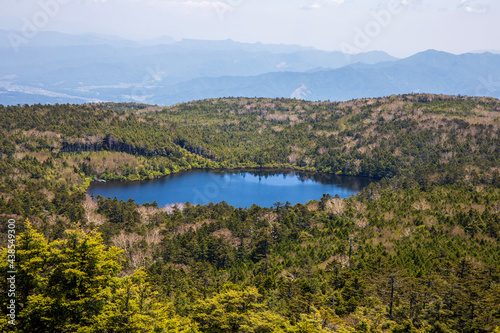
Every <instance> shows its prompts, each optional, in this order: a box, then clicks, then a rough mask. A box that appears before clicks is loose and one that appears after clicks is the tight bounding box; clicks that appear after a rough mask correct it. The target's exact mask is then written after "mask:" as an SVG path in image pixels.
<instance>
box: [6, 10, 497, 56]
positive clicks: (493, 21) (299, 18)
mask: <svg viewBox="0 0 500 333" xmlns="http://www.w3.org/2000/svg"><path fill="white" fill-rule="evenodd" d="M30 27H31V28H33V27H35V28H36V29H38V30H46V31H59V32H65V33H71V34H81V33H89V32H91V33H98V34H106V35H116V36H120V37H122V38H126V39H132V40H143V39H154V38H157V37H160V36H164V35H168V36H172V37H173V38H175V39H176V40H181V39H183V38H191V39H205V40H224V39H232V40H235V41H239V42H249V43H254V42H262V43H272V44H298V45H303V46H312V47H315V48H317V49H320V50H328V51H333V50H336V51H344V52H347V53H359V52H367V51H373V50H380V51H385V52H387V53H389V54H391V55H393V56H397V57H405V56H410V55H412V54H415V53H417V52H420V51H424V50H428V49H436V50H441V51H446V52H450V53H466V52H472V51H484V50H500V1H499V0H1V2H0V29H6V30H17V31H25V32H29V29H30Z"/></svg>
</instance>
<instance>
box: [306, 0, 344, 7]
mask: <svg viewBox="0 0 500 333" xmlns="http://www.w3.org/2000/svg"><path fill="white" fill-rule="evenodd" d="M345 2H346V0H310V1H308V2H307V3H306V4H304V5H302V6H301V7H300V8H301V9H320V8H323V7H325V6H331V5H333V6H339V5H342V4H343V3H345Z"/></svg>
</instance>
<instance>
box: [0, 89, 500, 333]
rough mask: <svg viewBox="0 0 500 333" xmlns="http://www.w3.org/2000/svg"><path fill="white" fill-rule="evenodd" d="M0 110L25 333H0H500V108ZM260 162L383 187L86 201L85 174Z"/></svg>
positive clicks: (368, 102)
mask: <svg viewBox="0 0 500 333" xmlns="http://www.w3.org/2000/svg"><path fill="white" fill-rule="evenodd" d="M0 108H1V110H0V126H1V127H2V131H1V132H0V150H1V156H2V158H1V160H0V177H1V181H0V214H2V221H7V220H8V219H9V218H13V219H16V221H18V223H17V229H16V231H17V253H16V257H17V258H16V265H17V271H18V275H17V277H18V280H17V281H18V285H17V293H16V301H17V304H18V308H17V325H16V327H13V326H9V324H8V323H7V320H6V318H7V317H5V316H2V318H1V319H0V326H1V327H2V330H7V329H10V330H14V331H16V330H17V332H337V331H340V332H354V331H356V332H358V331H360V332H417V331H420V332H452V331H457V332H479V331H481V332H485V331H496V332H498V330H499V326H500V311H499V309H500V284H499V283H500V255H499V254H500V245H499V244H500V242H499V241H500V176H499V168H500V161H499V147H498V143H499V139H498V138H499V135H500V132H499V127H500V102H499V101H498V100H495V99H488V98H468V97H460V96H458V97H457V96H435V95H405V96H390V97H387V98H380V99H363V100H353V101H349V102H344V103H331V102H317V103H315V102H304V101H299V100H285V99H277V100H271V99H258V98H256V99H246V98H228V99H215V100H204V101H197V102H191V103H187V104H180V105H176V106H173V107H165V108H159V107H149V106H145V105H135V104H92V105H55V106H47V105H33V106H22V107H21V106H17V107H0ZM258 167H263V168H264V167H265V168H277V167H280V168H291V169H300V170H311V171H323V172H330V173H339V174H350V175H362V176H370V177H375V178H379V179H380V181H378V182H376V183H373V184H371V185H370V186H369V187H367V188H366V189H364V190H363V191H362V192H361V193H360V194H359V195H357V196H356V197H351V198H347V199H339V198H332V197H330V196H323V197H322V198H318V200H314V201H311V202H308V203H306V204H296V205H290V204H289V203H281V202H276V204H275V205H274V206H273V207H269V208H263V207H258V206H255V205H254V206H252V207H250V208H248V209H241V208H234V207H231V206H229V205H227V204H226V203H224V202H222V203H213V204H208V205H205V206H192V205H190V204H188V203H187V204H185V205H183V206H182V207H158V206H157V204H156V203H151V204H145V205H138V204H136V203H134V202H133V200H129V201H128V202H125V201H118V200H116V199H112V198H103V197H97V198H92V197H90V196H89V195H87V194H85V192H84V190H85V188H86V187H87V186H88V184H89V183H90V181H91V180H92V179H95V178H104V179H121V180H134V179H146V178H153V177H158V176H161V175H166V174H169V173H172V172H177V171H179V170H186V169H191V168H258ZM27 219H29V220H30V221H31V223H28V222H27ZM25 221H26V222H25ZM1 229H2V230H1V231H2V233H1V235H2V240H1V241H2V247H3V250H2V259H1V261H0V270H1V271H2V273H0V274H1V275H2V276H7V271H8V270H9V267H8V261H7V255H8V251H7V249H6V244H7V235H8V232H7V225H6V223H2V225H1ZM1 283H2V284H1V286H0V288H1V289H2V290H3V291H6V290H8V287H9V286H8V283H7V281H6V280H4V279H2V281H1ZM8 301H9V299H8V297H7V294H6V293H5V292H3V293H2V296H1V299H0V302H1V303H2V309H3V310H2V311H4V313H5V314H6V313H7V312H6V311H7V308H6V304H7V302H8Z"/></svg>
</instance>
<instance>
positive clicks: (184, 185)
mask: <svg viewBox="0 0 500 333" xmlns="http://www.w3.org/2000/svg"><path fill="white" fill-rule="evenodd" d="M371 182H373V180H372V179H368V178H361V177H348V176H337V175H329V174H320V173H301V172H289V171H287V172H283V171H281V172H280V171H219V170H218V171H186V172H181V173H177V174H173V175H169V176H166V177H163V178H160V179H154V180H146V181H138V182H107V183H93V184H92V185H91V186H90V188H89V189H88V191H87V192H88V193H89V194H90V193H93V194H94V196H97V195H102V196H104V197H111V198H114V197H116V198H117V199H118V200H125V201H126V200H128V199H130V198H132V199H134V200H135V202H137V203H138V204H143V203H146V202H150V203H151V202H153V201H156V202H157V203H158V205H160V206H165V205H167V204H172V203H185V202H190V203H191V204H202V205H205V204H208V203H210V202H213V203H218V202H221V201H225V202H227V203H228V204H229V205H232V206H235V207H250V206H252V204H254V203H255V204H257V205H259V206H262V207H270V206H272V205H273V204H274V203H275V202H278V201H280V202H282V203H285V202H286V201H289V202H290V203H291V204H296V203H306V202H308V201H310V200H313V199H316V200H319V199H320V198H321V197H322V195H323V194H330V195H331V196H332V197H333V196H335V195H336V194H338V195H339V197H341V198H345V197H348V196H350V195H352V194H356V193H358V192H359V191H360V190H361V189H362V188H363V187H365V186H367V185H368V184H369V183H371Z"/></svg>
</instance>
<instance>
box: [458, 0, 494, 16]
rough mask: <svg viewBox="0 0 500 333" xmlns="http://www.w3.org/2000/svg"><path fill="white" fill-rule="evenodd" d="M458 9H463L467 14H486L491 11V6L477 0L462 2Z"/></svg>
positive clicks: (464, 0) (463, 0)
mask: <svg viewBox="0 0 500 333" xmlns="http://www.w3.org/2000/svg"><path fill="white" fill-rule="evenodd" d="M458 8H462V9H463V10H465V11H466V12H467V13H473V14H486V13H487V12H488V11H489V9H490V5H488V4H485V3H482V2H481V1H477V0H461V1H460V5H458Z"/></svg>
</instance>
